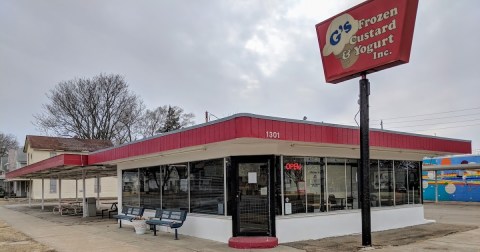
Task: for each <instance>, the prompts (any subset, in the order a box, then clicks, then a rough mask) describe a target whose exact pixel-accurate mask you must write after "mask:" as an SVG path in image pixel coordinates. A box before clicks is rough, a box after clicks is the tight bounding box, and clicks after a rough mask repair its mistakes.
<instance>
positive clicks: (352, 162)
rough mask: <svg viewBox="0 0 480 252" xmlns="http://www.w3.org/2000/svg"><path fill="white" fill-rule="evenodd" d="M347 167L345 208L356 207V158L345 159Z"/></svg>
mask: <svg viewBox="0 0 480 252" xmlns="http://www.w3.org/2000/svg"><path fill="white" fill-rule="evenodd" d="M345 164H346V165H345V168H346V169H347V171H346V172H347V200H346V203H347V209H357V208H358V174H357V170H358V160H357V159H347V160H346V162H345Z"/></svg>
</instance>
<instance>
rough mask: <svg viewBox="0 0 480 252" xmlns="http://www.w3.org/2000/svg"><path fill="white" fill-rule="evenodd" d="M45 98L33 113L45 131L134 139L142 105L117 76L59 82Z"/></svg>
mask: <svg viewBox="0 0 480 252" xmlns="http://www.w3.org/2000/svg"><path fill="white" fill-rule="evenodd" d="M47 97H48V98H49V99H50V103H49V104H44V105H43V109H44V111H43V113H42V114H37V115H34V117H35V119H36V121H35V122H34V125H36V126H37V127H38V128H39V129H40V130H42V131H43V132H45V133H46V134H49V135H52V134H53V135H60V136H69V137H78V138H83V139H105V140H112V141H113V142H114V143H116V144H121V143H124V142H127V141H132V140H135V139H136V136H137V135H136V130H135V127H136V123H137V122H138V121H139V119H140V116H141V115H142V113H143V110H144V106H143V103H142V101H141V99H140V98H139V97H138V96H136V95H135V94H133V93H132V92H131V91H129V90H128V84H127V83H126V81H125V79H124V78H123V77H122V76H120V75H117V74H110V75H106V74H100V75H98V76H95V77H93V78H91V79H88V78H77V79H73V80H68V81H63V82H60V83H59V84H58V85H57V86H55V88H54V89H52V90H50V93H49V94H47Z"/></svg>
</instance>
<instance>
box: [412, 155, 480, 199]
mask: <svg viewBox="0 0 480 252" xmlns="http://www.w3.org/2000/svg"><path fill="white" fill-rule="evenodd" d="M474 163H476V164H480V156H478V155H464V156H448V157H436V158H424V159H423V165H424V166H428V165H459V164H474ZM422 179H423V199H424V200H432V201H433V200H435V173H434V172H433V171H428V172H426V171H424V172H422ZM437 184H438V200H439V201H472V202H473V201H474V202H480V170H446V171H437Z"/></svg>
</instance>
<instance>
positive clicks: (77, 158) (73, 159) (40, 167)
mask: <svg viewBox="0 0 480 252" xmlns="http://www.w3.org/2000/svg"><path fill="white" fill-rule="evenodd" d="M87 164H88V156H86V155H76V154H62V155H58V156H55V157H51V158H49V159H45V160H42V161H40V162H36V163H33V164H31V165H27V166H25V167H22V168H20V169H17V170H14V171H11V172H8V173H7V174H6V178H7V179H11V178H15V177H20V176H23V175H26V174H30V173H35V172H39V171H44V170H48V169H52V168H58V167H62V166H85V165H87Z"/></svg>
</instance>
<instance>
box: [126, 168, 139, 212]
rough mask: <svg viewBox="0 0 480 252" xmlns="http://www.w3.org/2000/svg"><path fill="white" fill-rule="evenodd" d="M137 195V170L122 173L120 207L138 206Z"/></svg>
mask: <svg viewBox="0 0 480 252" xmlns="http://www.w3.org/2000/svg"><path fill="white" fill-rule="evenodd" d="M139 195H140V185H139V181H138V169H132V170H124V171H122V205H124V206H139V205H140V198H139Z"/></svg>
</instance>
